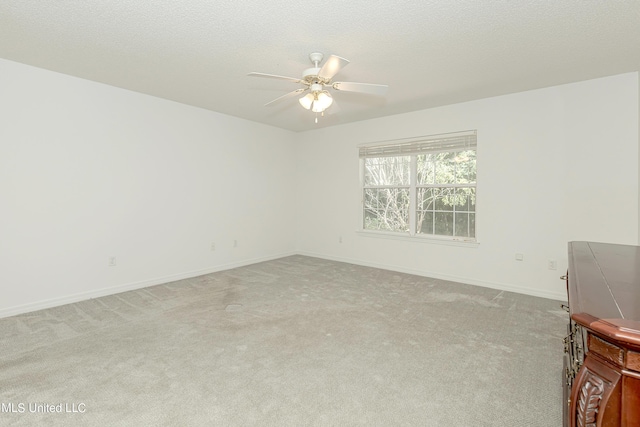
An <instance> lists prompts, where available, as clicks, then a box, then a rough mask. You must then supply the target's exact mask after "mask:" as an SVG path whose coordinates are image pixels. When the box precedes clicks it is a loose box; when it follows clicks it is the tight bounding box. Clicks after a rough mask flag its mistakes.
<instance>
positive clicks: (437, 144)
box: [358, 130, 478, 245]
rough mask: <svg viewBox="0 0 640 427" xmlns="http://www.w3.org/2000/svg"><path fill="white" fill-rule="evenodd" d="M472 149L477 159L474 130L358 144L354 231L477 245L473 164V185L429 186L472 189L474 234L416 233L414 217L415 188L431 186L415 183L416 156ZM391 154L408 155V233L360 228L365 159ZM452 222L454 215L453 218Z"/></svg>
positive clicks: (362, 222)
mask: <svg viewBox="0 0 640 427" xmlns="http://www.w3.org/2000/svg"><path fill="white" fill-rule="evenodd" d="M464 150H474V151H476V159H477V131H476V130H471V131H463V132H454V133H447V134H439V135H428V136H421V137H415V138H407V139H400V140H391V141H381V142H376V143H368V144H361V145H359V146H358V151H359V160H360V171H359V172H360V174H359V176H360V186H359V194H360V216H359V217H360V218H359V219H360V222H359V228H358V232H359V234H362V235H365V236H368V237H383V238H395V239H412V240H419V241H425V242H435V243H445V244H454V245H457V244H462V245H469V244H477V243H478V221H477V218H478V203H477V194H478V193H477V164H476V182H475V184H464V185H462V184H434V185H433V187H452V188H457V187H466V188H468V187H473V188H475V190H476V204H475V236H474V237H461V236H446V235H436V234H425V233H416V217H417V207H416V203H417V189H418V188H421V187H429V186H431V185H418V184H417V166H416V165H417V160H416V159H417V156H418V155H419V154H425V153H429V154H430V153H441V152H452V151H464ZM395 156H409V157H410V172H409V176H410V182H409V198H410V203H409V232H398V231H387V230H371V229H366V228H364V216H365V212H364V211H365V209H364V208H365V206H364V202H365V200H364V192H365V188H372V187H366V186H365V182H364V174H365V166H364V162H365V158H367V157H369V158H371V157H374V158H375V157H395ZM401 187H406V185H404V186H402V185H398V186H394V188H401ZM454 223H455V217H454Z"/></svg>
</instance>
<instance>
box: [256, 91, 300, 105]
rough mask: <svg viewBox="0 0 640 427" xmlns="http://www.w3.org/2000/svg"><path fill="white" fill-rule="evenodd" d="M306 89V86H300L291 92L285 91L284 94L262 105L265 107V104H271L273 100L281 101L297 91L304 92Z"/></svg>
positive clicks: (297, 92)
mask: <svg viewBox="0 0 640 427" xmlns="http://www.w3.org/2000/svg"><path fill="white" fill-rule="evenodd" d="M306 90H307V89H306V88H300V89H296V90H294V91H293V92H289V93H285V94H284V95H282V96H280V97H278V98H276V99H274V100H273V101H270V102H267V103H266V104H264V106H265V107H266V106H267V105H271V104H273V103H275V102H278V101H282V100H283V99H286V98H290V97H292V96H295V95H297V94H299V93H302V92H304V91H306Z"/></svg>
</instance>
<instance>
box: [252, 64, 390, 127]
mask: <svg viewBox="0 0 640 427" xmlns="http://www.w3.org/2000/svg"><path fill="white" fill-rule="evenodd" d="M323 58H324V55H323V54H322V53H318V52H314V53H312V54H310V55H309V59H310V60H311V62H312V63H313V67H312V68H308V69H306V70H304V72H303V73H302V78H295V77H286V76H278V75H275V74H265V73H255V72H254V73H249V74H248V75H249V76H252V77H267V78H272V79H280V80H288V81H291V82H294V83H299V84H301V85H302V87H301V88H299V89H296V90H294V91H292V92H289V93H286V94H284V95H282V96H280V97H278V98H276V99H274V100H273V101H270V102H267V103H266V104H265V106H267V105H271V104H273V103H275V102H278V101H281V100H284V99H287V98H291V97H294V96H296V95H299V94H302V93H304V92H308V93H307V94H306V95H304V96H302V97H301V98H299V99H298V101H299V102H300V105H302V106H303V107H304V108H305V109H307V110H311V111H313V112H314V113H324V111H325V110H326V109H327V108H329V107H330V106H331V105H332V104H333V97H332V96H331V93H330V92H329V90H330V89H333V90H336V91H344V92H359V93H366V94H369V95H377V96H384V95H385V94H386V93H387V89H388V88H389V86H387V85H379V84H371V83H355V82H334V81H333V80H332V79H333V77H334V76H335V75H336V74H338V73H339V72H340V70H341V69H342V68H343V67H345V66H346V65H348V64H349V61H348V60H346V59H344V58H341V57H339V56H336V55H331V56H329V59H327V61H326V62H325V63H324V65H323V66H322V67H320V63H321V62H322V59H323ZM317 121H318V119H317V117H316V122H317Z"/></svg>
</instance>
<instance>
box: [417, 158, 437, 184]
mask: <svg viewBox="0 0 640 427" xmlns="http://www.w3.org/2000/svg"><path fill="white" fill-rule="evenodd" d="M416 171H417V176H416V177H417V181H418V185H420V184H433V183H434V182H435V155H434V154H420V155H419V156H417V158H416Z"/></svg>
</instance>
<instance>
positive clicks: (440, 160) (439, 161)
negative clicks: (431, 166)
mask: <svg viewBox="0 0 640 427" xmlns="http://www.w3.org/2000/svg"><path fill="white" fill-rule="evenodd" d="M455 156H456V153H453V152H450V153H437V154H434V157H435V162H436V167H435V171H436V172H435V183H436V184H453V183H454V182H455V173H456V162H455Z"/></svg>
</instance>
